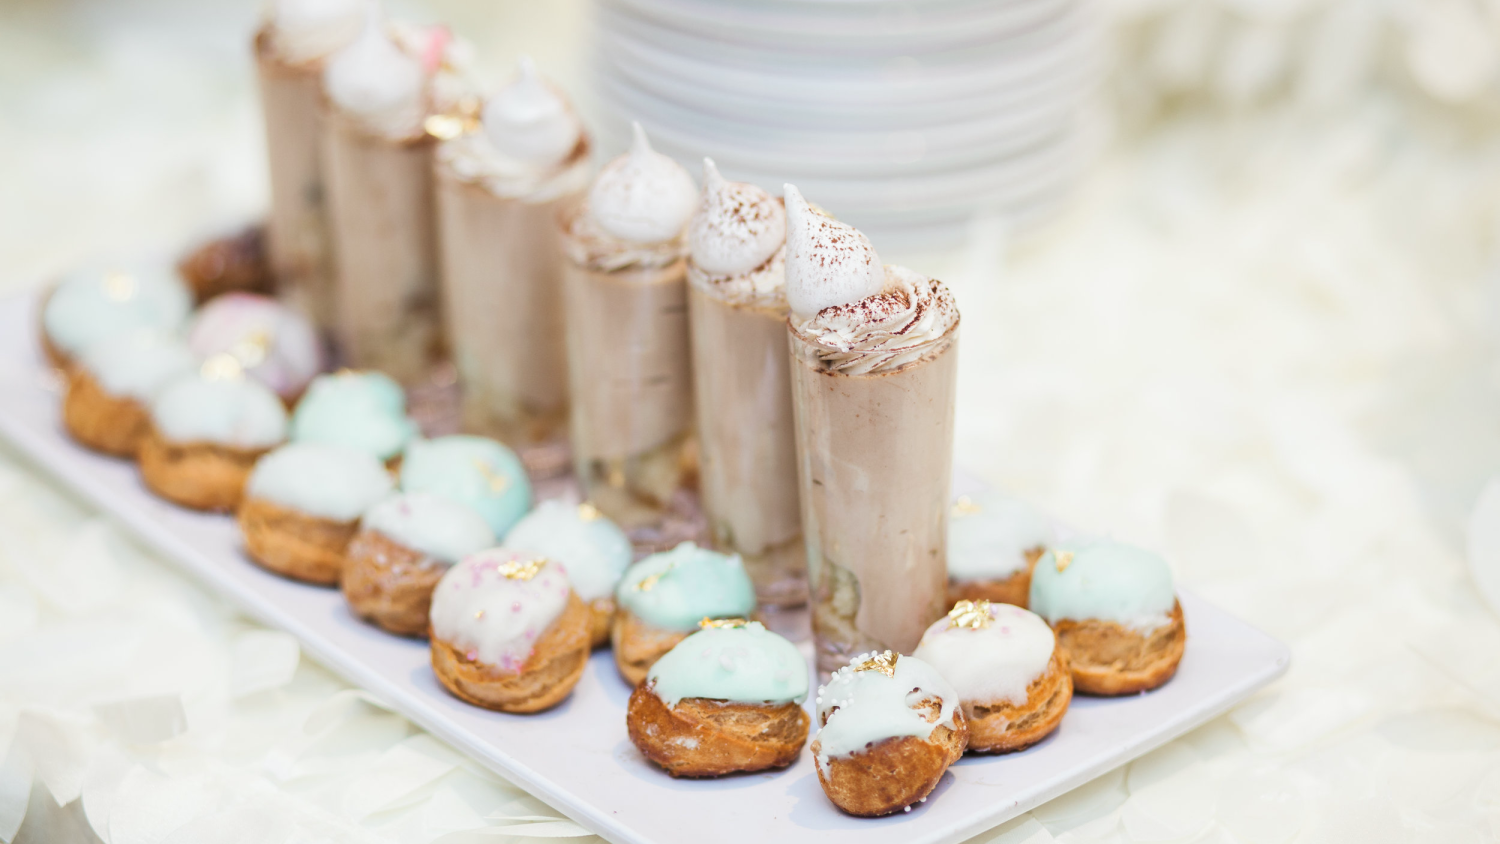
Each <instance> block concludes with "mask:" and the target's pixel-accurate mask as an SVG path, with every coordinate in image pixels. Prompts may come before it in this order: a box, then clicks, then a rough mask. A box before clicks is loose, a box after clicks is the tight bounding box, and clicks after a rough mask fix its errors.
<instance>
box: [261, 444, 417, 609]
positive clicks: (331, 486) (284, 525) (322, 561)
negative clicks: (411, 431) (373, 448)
mask: <svg viewBox="0 0 1500 844" xmlns="http://www.w3.org/2000/svg"><path fill="white" fill-rule="evenodd" d="M391 487H392V483H391V475H390V473H389V472H387V471H386V469H385V466H384V465H383V464H382V463H381V462H380V461H379V460H376V459H375V458H374V457H372V456H370V455H369V454H367V453H365V452H363V451H356V450H354V449H352V448H344V447H342V446H336V445H316V444H313V443H291V444H290V445H284V446H282V447H281V448H278V449H276V450H275V451H273V452H271V453H270V454H267V455H266V456H265V457H262V458H261V459H260V462H258V463H256V464H255V469H254V471H252V472H251V473H250V479H249V481H248V482H246V484H245V500H244V503H242V504H241V505H240V509H239V523H240V534H241V535H242V536H243V537H244V540H245V551H246V552H247V553H248V554H249V555H250V559H252V560H254V561H255V562H257V563H259V564H260V565H261V566H262V567H264V568H267V569H269V570H271V571H273V572H276V573H277V574H279V575H282V576H284V577H290V578H292V579H294V580H302V581H306V582H307V583H317V584H322V585H327V586H332V585H335V584H337V583H338V582H339V576H340V575H341V573H342V572H343V570H344V551H345V549H346V548H348V546H349V540H350V539H352V538H353V537H354V532H355V530H356V529H357V528H358V526H359V517H360V515H361V514H362V513H364V512H365V511H366V510H368V509H369V508H370V507H371V506H373V505H374V504H375V502H377V501H379V500H380V499H382V498H385V497H386V496H387V495H389V494H390V492H391Z"/></svg>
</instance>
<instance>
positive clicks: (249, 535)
mask: <svg viewBox="0 0 1500 844" xmlns="http://www.w3.org/2000/svg"><path fill="white" fill-rule="evenodd" d="M239 522H240V533H241V534H242V535H243V536H244V539H245V551H246V552H248V553H249V554H250V559H252V560H254V561H255V562H257V563H259V564H260V565H261V567H262V568H266V569H269V570H270V571H273V572H275V573H277V574H279V575H281V576H283V577H290V578H292V579H293V580H301V581H304V582H306V583H315V584H319V585H323V586H336V585H338V582H339V577H340V576H341V575H342V574H343V571H344V551H345V550H346V549H347V548H348V547H349V540H350V539H352V538H354V532H355V531H356V530H357V529H358V527H359V522H357V521H348V522H340V521H335V520H333V519H325V518H321V517H318V516H311V515H308V514H307V513H302V512H299V511H297V510H292V509H289V508H286V507H282V506H281V505H279V504H275V503H272V502H270V501H267V500H265V499H263V498H248V499H246V500H245V502H244V504H242V505H241V506H240V511H239Z"/></svg>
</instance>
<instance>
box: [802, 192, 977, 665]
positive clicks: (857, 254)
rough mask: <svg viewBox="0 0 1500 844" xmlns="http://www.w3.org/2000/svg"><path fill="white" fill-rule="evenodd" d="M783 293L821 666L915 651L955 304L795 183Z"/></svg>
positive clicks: (947, 450) (951, 387)
mask: <svg viewBox="0 0 1500 844" xmlns="http://www.w3.org/2000/svg"><path fill="white" fill-rule="evenodd" d="M787 216H788V234H787V272H786V275H787V296H788V300H789V302H790V304H791V307H792V311H793V315H792V317H791V319H790V320H789V322H788V328H789V332H788V333H789V337H788V342H789V343H790V348H791V354H792V358H793V364H792V402H793V407H794V409H795V414H796V430H797V458H798V479H799V483H800V486H801V494H802V526H803V530H804V531H805V534H806V542H807V564H808V573H809V579H810V582H811V591H812V595H811V601H812V606H813V633H814V636H815V639H816V649H817V659H818V665H819V667H820V668H821V669H822V670H825V671H832V670H834V669H836V668H837V667H838V666H840V665H844V664H847V663H848V661H849V659H850V658H852V657H853V656H856V655H858V654H860V653H863V652H866V651H870V650H884V649H887V648H889V649H891V650H895V651H898V652H910V651H911V649H912V648H914V647H916V644H917V642H918V641H919V640H920V639H921V637H922V632H923V631H924V630H925V629H926V627H927V625H928V624H930V623H931V622H932V621H933V620H934V619H936V618H938V617H939V616H941V615H942V614H943V611H944V609H945V608H946V607H945V602H946V595H945V593H946V588H947V579H948V575H947V556H946V545H947V517H948V499H949V486H950V484H951V481H952V464H953V419H954V415H953V414H954V401H955V398H956V393H957V375H958V322H959V315H958V309H957V307H956V306H955V304H954V302H953V297H952V294H951V293H949V291H948V289H947V288H946V287H945V286H944V285H943V284H942V283H941V282H939V281H936V280H934V279H929V278H926V277H925V276H922V275H919V274H917V273H914V272H912V271H910V270H907V269H904V268H901V267H895V266H891V267H883V266H882V265H881V264H880V259H879V257H878V256H877V255H876V254H875V251H874V249H873V248H871V247H870V244H869V241H868V240H867V239H866V238H865V237H864V235H862V234H860V233H859V232H858V231H856V230H855V229H853V228H851V227H849V226H846V225H844V224H842V223H839V222H837V221H835V220H833V219H831V218H829V217H826V216H824V215H821V214H819V213H818V212H817V211H814V210H813V209H811V208H809V207H808V206H807V204H806V203H805V202H804V201H803V200H802V197H801V195H800V194H798V193H797V192H796V189H795V188H793V187H791V186H790V185H789V186H787Z"/></svg>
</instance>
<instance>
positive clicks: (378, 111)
mask: <svg viewBox="0 0 1500 844" xmlns="http://www.w3.org/2000/svg"><path fill="white" fill-rule="evenodd" d="M323 86H324V88H325V89H326V90H327V92H328V97H329V99H331V100H332V101H333V102H334V104H335V105H337V106H338V107H339V108H340V109H342V110H343V111H345V112H346V113H348V114H349V115H351V116H353V117H355V118H356V119H358V120H359V121H361V122H362V123H364V124H365V125H367V126H368V127H369V128H371V129H372V130H374V131H376V132H378V133H380V134H382V135H386V136H388V137H392V138H407V137H411V136H414V135H417V134H419V133H420V132H421V131H422V120H423V118H424V117H425V116H426V111H427V104H426V88H427V73H426V72H425V71H424V70H423V68H422V63H421V62H420V61H418V60H417V59H415V58H413V57H412V56H410V55H407V54H406V53H405V52H403V51H402V50H401V48H400V47H399V46H397V44H396V42H395V41H394V40H393V39H392V38H391V36H390V35H389V33H387V32H386V29H385V26H384V25H383V21H382V20H381V19H380V17H379V16H378V14H376V13H375V11H374V10H373V9H372V10H371V14H370V16H369V17H368V18H367V19H366V20H365V26H364V30H363V31H362V32H361V33H360V35H359V38H358V39H357V40H355V42H354V43H353V44H350V45H349V46H347V47H345V48H344V49H342V50H340V51H338V52H337V53H335V54H334V55H333V57H332V58H331V59H329V60H328V67H327V68H326V69H325V70H324V71H323Z"/></svg>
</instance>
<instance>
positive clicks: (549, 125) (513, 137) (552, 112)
mask: <svg viewBox="0 0 1500 844" xmlns="http://www.w3.org/2000/svg"><path fill="white" fill-rule="evenodd" d="M482 122H483V124H484V134H485V135H486V136H487V137H488V138H489V140H490V143H491V144H494V146H495V149H496V150H498V151H499V152H500V154H501V155H504V156H506V157H507V158H511V159H513V160H515V161H519V162H522V163H524V164H529V165H532V166H535V167H545V166H548V165H552V164H557V163H559V162H561V161H562V160H563V159H565V158H567V157H568V156H569V154H571V153H572V152H573V148H574V147H576V146H577V145H578V137H579V135H581V134H582V129H581V127H580V126H579V125H578V118H577V117H575V116H574V115H573V112H572V110H571V109H569V108H568V104H567V103H566V102H564V101H563V98H562V97H559V96H558V95H557V93H556V92H555V91H553V90H552V88H551V87H550V86H549V85H547V83H546V82H543V81H542V79H541V78H540V77H539V76H537V72H536V65H535V64H533V63H532V61H531V57H530V56H522V57H521V60H520V63H519V67H518V68H517V76H516V80H515V81H514V82H512V83H510V84H509V85H507V86H505V87H504V88H502V89H500V91H499V92H497V93H496V94H495V96H493V97H491V98H490V100H489V102H487V103H485V106H484V116H483V118H482Z"/></svg>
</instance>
